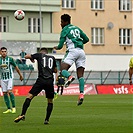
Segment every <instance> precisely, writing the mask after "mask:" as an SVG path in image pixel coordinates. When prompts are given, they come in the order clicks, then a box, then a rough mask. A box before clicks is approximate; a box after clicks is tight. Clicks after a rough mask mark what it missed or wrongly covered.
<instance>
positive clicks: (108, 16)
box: [0, 0, 133, 70]
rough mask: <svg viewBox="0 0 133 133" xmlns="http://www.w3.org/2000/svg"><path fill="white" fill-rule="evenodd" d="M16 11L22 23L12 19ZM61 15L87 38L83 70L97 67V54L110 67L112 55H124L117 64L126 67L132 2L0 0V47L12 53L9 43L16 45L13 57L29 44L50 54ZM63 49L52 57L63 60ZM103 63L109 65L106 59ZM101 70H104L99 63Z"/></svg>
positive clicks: (132, 33)
mask: <svg viewBox="0 0 133 133" xmlns="http://www.w3.org/2000/svg"><path fill="white" fill-rule="evenodd" d="M17 9H22V10H23V11H24V12H25V18H24V20H22V21H18V20H16V19H15V18H14V15H13V14H14V12H15V11H16V10H17ZM64 13H68V14H70V15H71V17H72V20H71V22H72V24H74V25H76V26H79V27H80V28H81V29H82V30H83V31H84V32H85V33H86V34H87V36H88V37H89V38H90V42H89V43H87V44H86V45H85V52H86V58H87V63H86V68H87V70H90V68H91V69H93V68H94V66H95V67H96V66H97V61H96V60H97V57H98V56H99V55H100V57H101V58H100V60H101V62H104V59H105V58H103V57H102V55H103V56H106V55H108V56H109V59H111V62H112V64H113V63H115V62H113V61H115V60H113V58H115V57H114V55H116V56H117V55H119V56H120V55H122V56H123V55H125V56H126V58H124V60H121V63H120V64H122V62H123V64H126V65H123V67H122V69H125V68H127V67H128V65H127V64H128V60H127V59H128V58H130V56H131V54H132V53H133V0H113V1H112V0H33V1H30V2H29V1H27V0H23V1H18V0H1V1H0V45H1V46H3V45H5V43H8V44H9V45H10V46H11V47H10V50H11V51H12V44H13V45H14V44H15V43H16V42H19V44H18V45H17V47H16V45H15V48H14V50H13V55H18V54H19V53H18V52H20V50H18V49H19V45H21V47H26V45H27V43H31V42H32V44H34V46H36V48H38V49H39V48H40V47H43V46H44V47H47V48H49V50H50V51H52V48H53V47H54V46H57V45H58V41H59V37H60V31H61V30H62V29H61V26H60V16H61V15H62V14H64ZM32 44H31V45H32ZM65 50H66V49H65V47H64V48H63V49H62V50H59V51H57V53H56V54H55V57H56V58H57V59H58V60H60V59H61V58H63V54H64V53H65ZM29 52H31V51H29ZM90 55H91V56H90ZM93 55H94V56H93ZM111 55H113V56H111ZM106 57H107V56H106ZM90 59H91V60H90ZM115 59H116V58H115ZM119 59H120V57H119ZM106 60H107V61H106V62H109V61H108V58H107V59H106ZM90 61H91V64H93V65H91V67H90V65H89V64H90ZM94 61H95V62H94ZM105 67H106V66H105ZM108 67H109V66H108ZM115 67H116V66H115ZM119 67H120V66H119V65H118V68H119ZM97 68H98V67H96V69H97ZM101 68H102V69H103V70H104V69H105V68H104V66H102V64H101ZM73 69H75V68H74V67H72V70H73ZM96 69H95V70H96ZM106 69H107V68H106ZM108 69H109V70H110V69H112V67H111V68H108ZM97 70H98V69H97Z"/></svg>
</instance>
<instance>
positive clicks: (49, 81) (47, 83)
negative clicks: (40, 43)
mask: <svg viewBox="0 0 133 133" xmlns="http://www.w3.org/2000/svg"><path fill="white" fill-rule="evenodd" d="M25 58H26V59H30V60H31V61H32V62H35V61H34V59H36V60H37V63H38V78H37V80H36V82H35V84H34V85H33V87H32V88H31V90H30V91H29V93H28V96H27V98H26V99H25V102H24V103H23V107H22V112H21V115H20V116H18V117H17V118H16V119H15V120H14V122H16V123H17V122H19V121H20V120H25V114H26V111H27V109H28V107H29V106H30V102H31V100H32V99H33V98H34V97H35V96H37V95H38V94H39V93H40V92H41V91H42V90H45V93H46V98H47V101H48V103H47V110H46V117H45V121H44V124H49V118H50V115H51V113H52V110H53V98H54V78H53V73H57V67H56V60H55V58H54V56H51V55H48V50H47V49H46V48H41V50H40V53H35V54H31V55H26V56H25Z"/></svg>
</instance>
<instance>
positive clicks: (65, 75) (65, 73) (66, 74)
mask: <svg viewBox="0 0 133 133" xmlns="http://www.w3.org/2000/svg"><path fill="white" fill-rule="evenodd" d="M61 74H62V75H63V76H64V77H65V78H68V77H69V76H70V75H71V74H70V73H69V72H68V71H67V70H62V72H61Z"/></svg>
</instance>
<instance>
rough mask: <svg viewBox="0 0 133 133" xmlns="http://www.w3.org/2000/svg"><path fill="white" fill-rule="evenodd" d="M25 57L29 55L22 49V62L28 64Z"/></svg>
mask: <svg viewBox="0 0 133 133" xmlns="http://www.w3.org/2000/svg"><path fill="white" fill-rule="evenodd" d="M25 55H27V53H26V52H25V51H24V50H23V49H22V51H21V53H20V60H21V62H22V64H26V59H25V58H24V57H25Z"/></svg>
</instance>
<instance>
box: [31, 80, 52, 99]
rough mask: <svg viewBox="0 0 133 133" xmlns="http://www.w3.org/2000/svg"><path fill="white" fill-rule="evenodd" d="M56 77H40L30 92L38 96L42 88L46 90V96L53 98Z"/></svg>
mask: <svg viewBox="0 0 133 133" xmlns="http://www.w3.org/2000/svg"><path fill="white" fill-rule="evenodd" d="M53 82H54V79H43V78H38V79H37V80H36V83H35V84H34V85H33V87H32V88H31V90H30V91H29V93H30V94H32V95H34V96H37V95H38V94H39V93H40V92H41V91H42V90H45V94H46V98H49V99H53V98H54V84H53Z"/></svg>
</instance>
